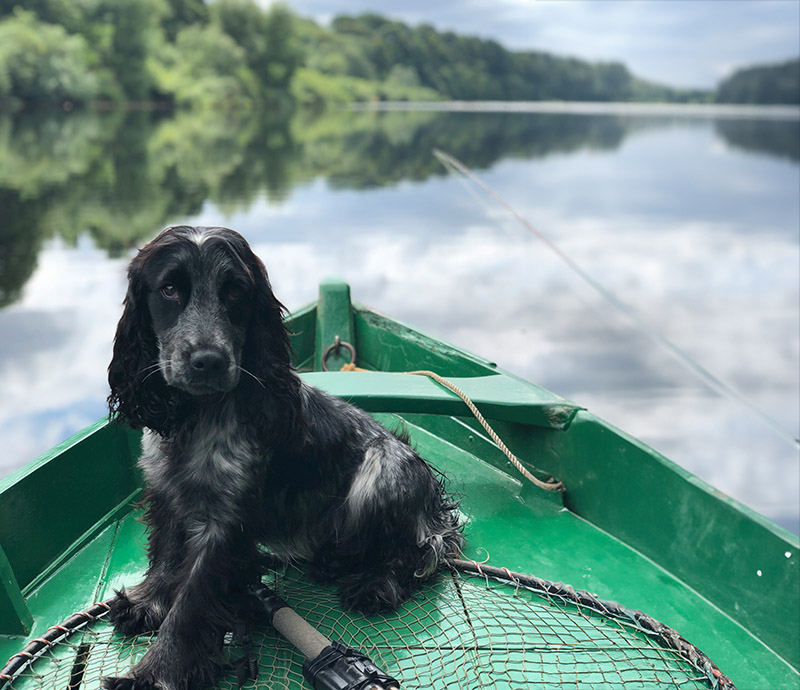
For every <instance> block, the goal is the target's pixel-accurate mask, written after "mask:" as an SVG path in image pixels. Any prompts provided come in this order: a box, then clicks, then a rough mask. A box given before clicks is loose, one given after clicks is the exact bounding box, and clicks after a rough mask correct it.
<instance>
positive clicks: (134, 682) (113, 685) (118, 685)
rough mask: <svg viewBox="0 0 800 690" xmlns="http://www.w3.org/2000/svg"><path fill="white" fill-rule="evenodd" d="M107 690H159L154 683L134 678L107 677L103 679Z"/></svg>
mask: <svg viewBox="0 0 800 690" xmlns="http://www.w3.org/2000/svg"><path fill="white" fill-rule="evenodd" d="M103 688H104V689H105V690H159V686H158V685H157V684H155V683H154V682H152V681H149V680H146V679H144V678H135V677H133V676H106V677H104V678H103Z"/></svg>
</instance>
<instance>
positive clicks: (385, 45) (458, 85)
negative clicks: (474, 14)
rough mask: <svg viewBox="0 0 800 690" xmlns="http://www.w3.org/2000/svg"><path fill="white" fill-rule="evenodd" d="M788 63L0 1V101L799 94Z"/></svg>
mask: <svg viewBox="0 0 800 690" xmlns="http://www.w3.org/2000/svg"><path fill="white" fill-rule="evenodd" d="M798 64H800V63H798V61H795V62H793V63H788V67H781V68H780V70H779V71H778V72H776V71H775V70H764V69H761V70H750V71H747V72H746V73H742V74H737V75H734V77H732V78H731V79H729V80H726V82H724V83H723V84H722V85H721V86H720V89H719V90H718V91H717V92H716V93H715V92H713V91H697V90H694V91H692V90H680V89H673V88H670V87H668V86H663V85H658V84H654V83H650V82H647V81H644V80H641V79H638V78H636V77H635V76H634V75H632V74H631V73H630V71H629V70H628V69H627V67H625V65H623V64H621V63H619V62H608V63H590V62H587V61H584V60H578V59H573V58H564V57H556V56H554V55H551V54H548V53H544V52H538V51H510V50H506V49H505V48H503V46H501V45H500V44H499V43H497V42H496V41H491V40H485V39H479V38H471V37H464V36H460V35H457V34H455V33H453V32H440V31H437V30H436V29H434V28H433V27H431V26H429V25H425V24H423V25H420V26H416V27H412V26H408V25H406V24H404V23H402V22H398V21H392V20H389V19H386V18H384V17H381V16H378V15H374V14H365V15H360V16H356V17H349V16H341V17H338V18H336V19H335V20H334V21H333V23H332V24H331V26H330V27H323V26H320V25H319V24H317V23H315V22H314V21H312V20H310V19H307V18H302V17H299V16H297V15H295V14H294V13H293V12H292V11H291V10H290V9H289V8H288V7H287V6H284V5H272V6H271V7H270V8H269V9H264V8H262V7H260V6H259V5H258V4H256V2H255V0H215V2H213V3H209V4H206V3H205V2H204V1H203V0H82V1H81V2H79V3H76V2H74V1H73V0H26V1H25V2H24V3H22V2H21V0H0V104H6V105H8V104H11V105H15V104H16V105H29V104H40V103H49V104H58V105H60V106H64V107H71V106H73V105H79V104H84V103H97V102H110V103H114V102H128V103H131V102H134V103H137V102H138V103H149V104H165V105H168V106H178V107H220V106H223V107H227V108H241V107H246V108H253V107H259V106H264V105H269V106H270V107H271V108H272V109H276V108H277V109H282V108H291V107H293V106H294V105H295V104H301V105H305V106H313V107H317V108H322V107H325V106H326V105H329V104H331V103H348V102H352V101H369V100H436V99H464V100H592V101H611V100H613V101H654V100H655V101H673V102H675V101H694V102H698V101H699V102H706V101H713V100H715V99H716V100H725V101H727V102H792V103H796V102H798V96H797V90H798V83H797V82H798V79H797V71H798V67H797V66H798ZM792 65H794V67H792ZM792 70H794V71H792ZM765 83H769V84H771V86H768V87H765V86H764V84H765ZM787 94H788V95H787ZM748 99H750V100H748ZM765 99H766V100H765ZM787 99H788V100H787ZM792 99H793V100H792Z"/></svg>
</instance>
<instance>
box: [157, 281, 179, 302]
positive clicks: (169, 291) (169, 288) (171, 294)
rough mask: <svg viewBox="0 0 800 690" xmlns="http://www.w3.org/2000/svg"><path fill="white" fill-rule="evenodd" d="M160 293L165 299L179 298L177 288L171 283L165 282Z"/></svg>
mask: <svg viewBox="0 0 800 690" xmlns="http://www.w3.org/2000/svg"><path fill="white" fill-rule="evenodd" d="M161 294H162V295H164V297H166V298H167V299H180V293H179V292H178V288H176V287H175V286H174V285H173V284H172V283H167V284H166V285H165V286H164V287H162V288H161Z"/></svg>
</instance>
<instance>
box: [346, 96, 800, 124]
mask: <svg viewBox="0 0 800 690" xmlns="http://www.w3.org/2000/svg"><path fill="white" fill-rule="evenodd" d="M349 110H353V111H370V110H374V111H395V110H401V111H402V110H407V111H431V112H470V113H531V114H563V115H636V116H656V117H663V116H678V117H717V118H731V119H770V120H800V106H797V105H751V104H728V103H628V102H611V101H371V102H355V103H351V104H350V106H349Z"/></svg>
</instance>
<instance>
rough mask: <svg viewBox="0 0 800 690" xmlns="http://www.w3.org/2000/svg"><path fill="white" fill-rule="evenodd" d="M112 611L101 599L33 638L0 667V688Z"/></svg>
mask: <svg viewBox="0 0 800 690" xmlns="http://www.w3.org/2000/svg"><path fill="white" fill-rule="evenodd" d="M110 611H111V607H110V606H109V604H108V602H106V601H100V602H98V603H96V604H93V605H92V606H90V607H89V608H88V609H86V610H84V611H78V612H77V613H73V614H72V615H71V616H70V617H69V618H67V620H65V621H64V622H63V623H58V624H56V625H53V626H51V627H49V628H48V629H47V631H46V632H45V633H44V634H43V635H42V636H41V637H37V638H35V639H33V640H31V641H30V642H29V643H28V644H27V645H26V646H25V648H24V649H23V650H22V651H20V652H17V653H16V654H14V655H13V656H12V657H11V658H10V659H9V660H8V661H7V662H6V665H5V666H4V667H3V668H2V669H0V689H2V688H3V687H5V686H6V684H7V683H9V682H10V681H12V680H14V679H15V678H16V677H17V676H19V675H20V673H22V671H24V670H25V668H27V667H28V666H30V665H32V664H33V663H34V662H35V661H36V660H37V659H38V658H39V657H40V656H42V655H43V654H45V652H47V651H48V650H49V649H50V648H51V647H53V646H55V645H57V644H59V643H60V642H63V641H64V640H66V639H67V638H68V637H70V636H71V635H72V634H73V633H76V632H78V631H79V630H81V629H82V628H85V627H86V626H87V625H89V624H90V623H94V622H95V621H96V620H100V619H101V618H104V617H105V616H107V615H108V613H109V612H110Z"/></svg>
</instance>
